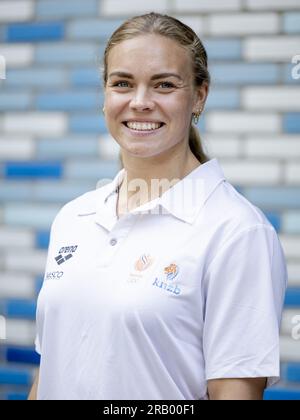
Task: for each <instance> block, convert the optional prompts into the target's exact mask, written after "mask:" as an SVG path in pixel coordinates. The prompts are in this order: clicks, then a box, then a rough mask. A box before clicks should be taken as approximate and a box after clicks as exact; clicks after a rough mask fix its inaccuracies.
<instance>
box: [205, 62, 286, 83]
mask: <svg viewBox="0 0 300 420" xmlns="http://www.w3.org/2000/svg"><path fill="white" fill-rule="evenodd" d="M280 73H281V72H280V66H279V65H277V64H252V63H234V64H226V63H215V64H212V65H211V66H210V74H211V78H212V84H213V85H215V84H233V85H244V84H245V83H247V84H252V83H253V84H260V83H263V84H273V83H278V82H279V81H280Z"/></svg>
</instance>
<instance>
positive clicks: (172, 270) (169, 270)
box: [152, 264, 181, 295]
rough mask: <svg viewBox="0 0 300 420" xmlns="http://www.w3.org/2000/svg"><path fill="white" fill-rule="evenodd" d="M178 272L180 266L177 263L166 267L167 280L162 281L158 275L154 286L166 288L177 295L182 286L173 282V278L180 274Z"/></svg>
mask: <svg viewBox="0 0 300 420" xmlns="http://www.w3.org/2000/svg"><path fill="white" fill-rule="evenodd" d="M178 273H179V268H178V266H177V265H176V264H171V265H169V266H168V267H165V269H164V275H165V281H161V280H159V279H158V278H157V277H156V279H155V280H154V283H153V284H152V286H156V287H159V288H160V289H164V290H166V291H167V292H170V293H174V294H175V295H180V293H181V290H180V288H179V287H178V285H177V284H173V280H174V279H175V278H176V277H177V276H178Z"/></svg>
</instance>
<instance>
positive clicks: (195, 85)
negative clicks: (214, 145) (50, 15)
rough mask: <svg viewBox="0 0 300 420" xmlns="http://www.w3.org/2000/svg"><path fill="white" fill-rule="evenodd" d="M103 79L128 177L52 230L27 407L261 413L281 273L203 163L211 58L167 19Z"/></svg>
mask: <svg viewBox="0 0 300 420" xmlns="http://www.w3.org/2000/svg"><path fill="white" fill-rule="evenodd" d="M103 76H104V90H105V110H104V112H105V118H106V123H107V127H108V129H109V131H110V133H111V135H112V137H113V138H114V140H112V141H116V142H117V143H118V144H119V146H120V149H121V155H122V161H123V165H124V167H123V169H122V170H121V171H120V172H119V173H118V174H117V175H116V177H115V179H114V180H113V181H112V182H111V183H109V184H107V185H105V186H104V187H101V188H99V189H96V190H94V191H90V192H88V193H86V194H84V195H82V196H81V197H78V198H77V199H76V200H73V201H72V202H70V203H68V204H67V205H66V206H64V207H63V208H62V210H61V211H60V212H59V214H58V215H57V217H56V218H55V220H54V222H53V225H52V229H51V239H50V245H49V251H48V259H47V266H46V274H45V278H44V284H43V287H42V290H41V292H40V295H39V299H38V310H37V338H36V350H37V351H38V352H39V353H40V354H41V355H42V357H41V366H40V371H39V374H38V376H37V379H36V381H35V385H34V387H33V390H32V393H31V396H30V398H36V395H37V398H38V399H100V400H115V399H120V400H164V399H166V400H205V399H261V398H262V395H263V390H264V388H265V386H266V385H268V386H269V385H271V384H273V383H275V382H276V381H278V379H279V327H280V318H281V313H282V306H283V299H284V291H285V287H286V282H287V272H286V264H285V260H284V255H283V251H282V247H281V244H280V242H279V240H278V237H277V234H276V231H275V230H274V228H273V227H272V226H271V224H270V223H269V222H268V220H267V219H266V217H265V216H264V214H263V213H262V212H261V211H260V210H259V209H258V208H257V207H255V206H254V205H253V204H251V203H250V202H249V201H247V200H246V199H245V198H244V197H243V196H242V195H241V194H239V193H238V191H236V190H235V188H234V187H233V186H232V185H231V184H230V183H229V182H227V180H226V179H225V177H224V174H223V171H222V169H221V167H220V165H219V163H218V161H217V159H210V160H209V159H208V157H207V156H206V155H205V153H204V152H203V150H202V146H201V141H200V138H199V137H198V135H197V130H196V128H195V127H194V124H193V123H197V121H198V119H199V116H200V114H201V112H202V110H203V108H204V105H205V101H206V98H207V94H208V90H209V82H210V78H209V73H208V69H207V56H206V52H205V49H204V47H203V45H202V43H201V41H200V40H199V38H198V37H197V35H196V34H195V33H194V32H193V31H192V29H190V28H189V27H188V26H186V25H184V24H183V23H181V22H179V21H178V20H176V19H174V18H172V17H169V16H163V15H159V14H155V13H150V14H147V15H143V16H137V17H134V18H132V19H129V20H128V21H126V22H125V23H124V24H123V25H122V26H121V27H120V28H118V29H117V30H116V32H115V33H114V34H113V35H112V36H111V38H110V40H109V41H108V45H107V48H106V50H105V56H104V74H103ZM157 181H158V183H157ZM137 185H139V186H140V191H139V192H138V193H136V186H137ZM153 186H155V188H153ZM142 190H143V191H142ZM144 190H146V191H147V192H149V190H150V194H151V196H150V198H149V194H148V193H147V194H144V192H145V191H144ZM131 198H133V200H131ZM75 251H76V252H75ZM58 270H59V273H61V275H60V276H58V275H53V273H54V274H55V273H58ZM36 392H37V393H36Z"/></svg>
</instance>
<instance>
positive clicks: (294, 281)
mask: <svg viewBox="0 0 300 420" xmlns="http://www.w3.org/2000/svg"><path fill="white" fill-rule="evenodd" d="M287 269H288V277H289V286H291V287H293V286H299V287H300V261H299V263H296V262H295V263H294V262H290V261H288V262H287Z"/></svg>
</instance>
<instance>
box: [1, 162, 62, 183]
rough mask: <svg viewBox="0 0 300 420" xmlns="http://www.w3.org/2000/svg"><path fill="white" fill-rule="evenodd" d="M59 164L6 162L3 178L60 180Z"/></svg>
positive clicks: (60, 166)
mask: <svg viewBox="0 0 300 420" xmlns="http://www.w3.org/2000/svg"><path fill="white" fill-rule="evenodd" d="M62 173H63V168H62V164H61V163H60V162H8V163H6V164H5V168H4V176H5V178H10V179H11V178H23V179H25V178H61V177H62Z"/></svg>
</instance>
